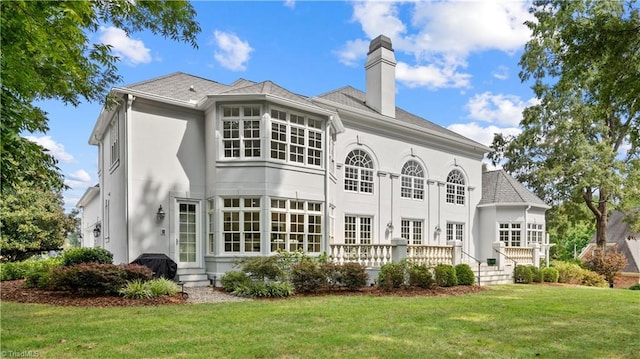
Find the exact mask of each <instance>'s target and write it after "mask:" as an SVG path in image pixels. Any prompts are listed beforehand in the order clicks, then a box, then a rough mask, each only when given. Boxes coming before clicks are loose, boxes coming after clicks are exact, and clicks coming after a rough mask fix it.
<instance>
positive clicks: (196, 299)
mask: <svg viewBox="0 0 640 359" xmlns="http://www.w3.org/2000/svg"><path fill="white" fill-rule="evenodd" d="M184 291H185V292H187V293H188V294H189V298H187V303H222V302H243V301H247V300H250V299H248V298H242V297H236V296H234V295H231V294H227V293H225V292H221V291H219V290H217V289H214V288H213V287H209V286H207V287H184Z"/></svg>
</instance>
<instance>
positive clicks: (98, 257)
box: [62, 248, 113, 267]
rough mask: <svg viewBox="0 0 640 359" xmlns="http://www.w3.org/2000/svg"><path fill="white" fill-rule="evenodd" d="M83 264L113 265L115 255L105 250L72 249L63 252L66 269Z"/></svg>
mask: <svg viewBox="0 0 640 359" xmlns="http://www.w3.org/2000/svg"><path fill="white" fill-rule="evenodd" d="M82 263H101V264H111V263H113V254H111V252H109V251H108V250H106V249H104V248H71V249H67V250H66V251H64V252H62V265H63V266H65V267H69V266H73V265H76V264H82Z"/></svg>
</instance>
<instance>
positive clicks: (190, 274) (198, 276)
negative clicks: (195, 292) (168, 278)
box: [176, 269, 211, 287]
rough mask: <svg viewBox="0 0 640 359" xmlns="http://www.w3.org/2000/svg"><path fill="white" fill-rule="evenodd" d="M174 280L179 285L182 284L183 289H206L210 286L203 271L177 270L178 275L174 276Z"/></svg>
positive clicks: (207, 277)
mask: <svg viewBox="0 0 640 359" xmlns="http://www.w3.org/2000/svg"><path fill="white" fill-rule="evenodd" d="M185 272H186V273H185ZM176 280H177V281H178V282H179V283H180V282H181V283H184V286H185V287H206V286H208V285H210V284H211V281H209V276H208V275H207V273H205V272H204V270H203V269H200V270H197V271H195V270H193V269H190V270H184V269H179V270H178V274H177V275H176Z"/></svg>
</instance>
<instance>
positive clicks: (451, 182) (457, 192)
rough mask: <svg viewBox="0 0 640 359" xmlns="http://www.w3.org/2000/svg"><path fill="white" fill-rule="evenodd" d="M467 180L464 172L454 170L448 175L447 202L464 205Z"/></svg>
mask: <svg viewBox="0 0 640 359" xmlns="http://www.w3.org/2000/svg"><path fill="white" fill-rule="evenodd" d="M464 185H465V182H464V176H463V175H462V172H460V171H458V170H453V171H451V172H449V175H448V176H447V198H446V199H447V203H454V204H462V205H464V198H465V194H464V191H465V186H464Z"/></svg>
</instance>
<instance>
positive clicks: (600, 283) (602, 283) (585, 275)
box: [580, 269, 609, 288]
mask: <svg viewBox="0 0 640 359" xmlns="http://www.w3.org/2000/svg"><path fill="white" fill-rule="evenodd" d="M580 284H582V285H586V286H589V287H601V288H604V287H608V286H609V283H608V282H607V280H606V279H605V278H604V276H603V275H601V274H598V273H596V272H593V271H590V270H588V269H583V270H582V282H581V283H580Z"/></svg>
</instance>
